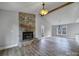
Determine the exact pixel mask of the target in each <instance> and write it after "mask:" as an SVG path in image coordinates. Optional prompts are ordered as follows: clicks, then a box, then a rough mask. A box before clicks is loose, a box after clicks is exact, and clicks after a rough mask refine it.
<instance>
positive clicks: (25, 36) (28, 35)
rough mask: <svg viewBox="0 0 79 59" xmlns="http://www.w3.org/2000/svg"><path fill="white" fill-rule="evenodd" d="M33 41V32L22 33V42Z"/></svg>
mask: <svg viewBox="0 0 79 59" xmlns="http://www.w3.org/2000/svg"><path fill="white" fill-rule="evenodd" d="M31 39H33V32H23V40H31Z"/></svg>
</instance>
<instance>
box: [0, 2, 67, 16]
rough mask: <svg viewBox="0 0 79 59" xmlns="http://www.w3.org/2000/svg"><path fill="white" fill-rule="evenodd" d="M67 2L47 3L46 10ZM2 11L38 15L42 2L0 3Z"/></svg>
mask: <svg viewBox="0 0 79 59" xmlns="http://www.w3.org/2000/svg"><path fill="white" fill-rule="evenodd" d="M65 3H66V2H45V4H46V5H45V8H46V9H48V10H52V9H54V8H56V7H58V6H60V5H62V4H65ZM0 9H3V10H12V11H18V12H27V13H33V14H38V13H39V11H40V9H42V2H0Z"/></svg>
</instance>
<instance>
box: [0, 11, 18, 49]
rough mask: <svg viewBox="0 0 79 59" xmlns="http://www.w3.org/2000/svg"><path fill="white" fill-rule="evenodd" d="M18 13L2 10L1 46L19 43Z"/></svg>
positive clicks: (0, 26)
mask: <svg viewBox="0 0 79 59" xmlns="http://www.w3.org/2000/svg"><path fill="white" fill-rule="evenodd" d="M18 25H19V22H18V13H17V12H13V11H6V10H0V48H8V47H12V46H16V45H18V43H19V26H18Z"/></svg>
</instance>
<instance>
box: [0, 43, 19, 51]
mask: <svg viewBox="0 0 79 59" xmlns="http://www.w3.org/2000/svg"><path fill="white" fill-rule="evenodd" d="M16 46H18V44H14V45H9V46H4V47H0V50H3V49H8V48H12V47H16Z"/></svg>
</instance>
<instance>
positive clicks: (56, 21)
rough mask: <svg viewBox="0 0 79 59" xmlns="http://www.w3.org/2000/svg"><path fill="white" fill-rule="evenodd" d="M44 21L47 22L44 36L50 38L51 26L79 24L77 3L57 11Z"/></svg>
mask: <svg viewBox="0 0 79 59" xmlns="http://www.w3.org/2000/svg"><path fill="white" fill-rule="evenodd" d="M44 19H45V20H46V21H47V22H48V23H47V25H46V29H47V30H46V33H45V34H46V36H51V33H52V31H51V29H52V25H60V24H69V23H75V22H79V3H73V4H71V5H68V6H66V7H64V8H61V9H59V10H57V11H54V12H52V13H50V14H48V15H46V16H44Z"/></svg>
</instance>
